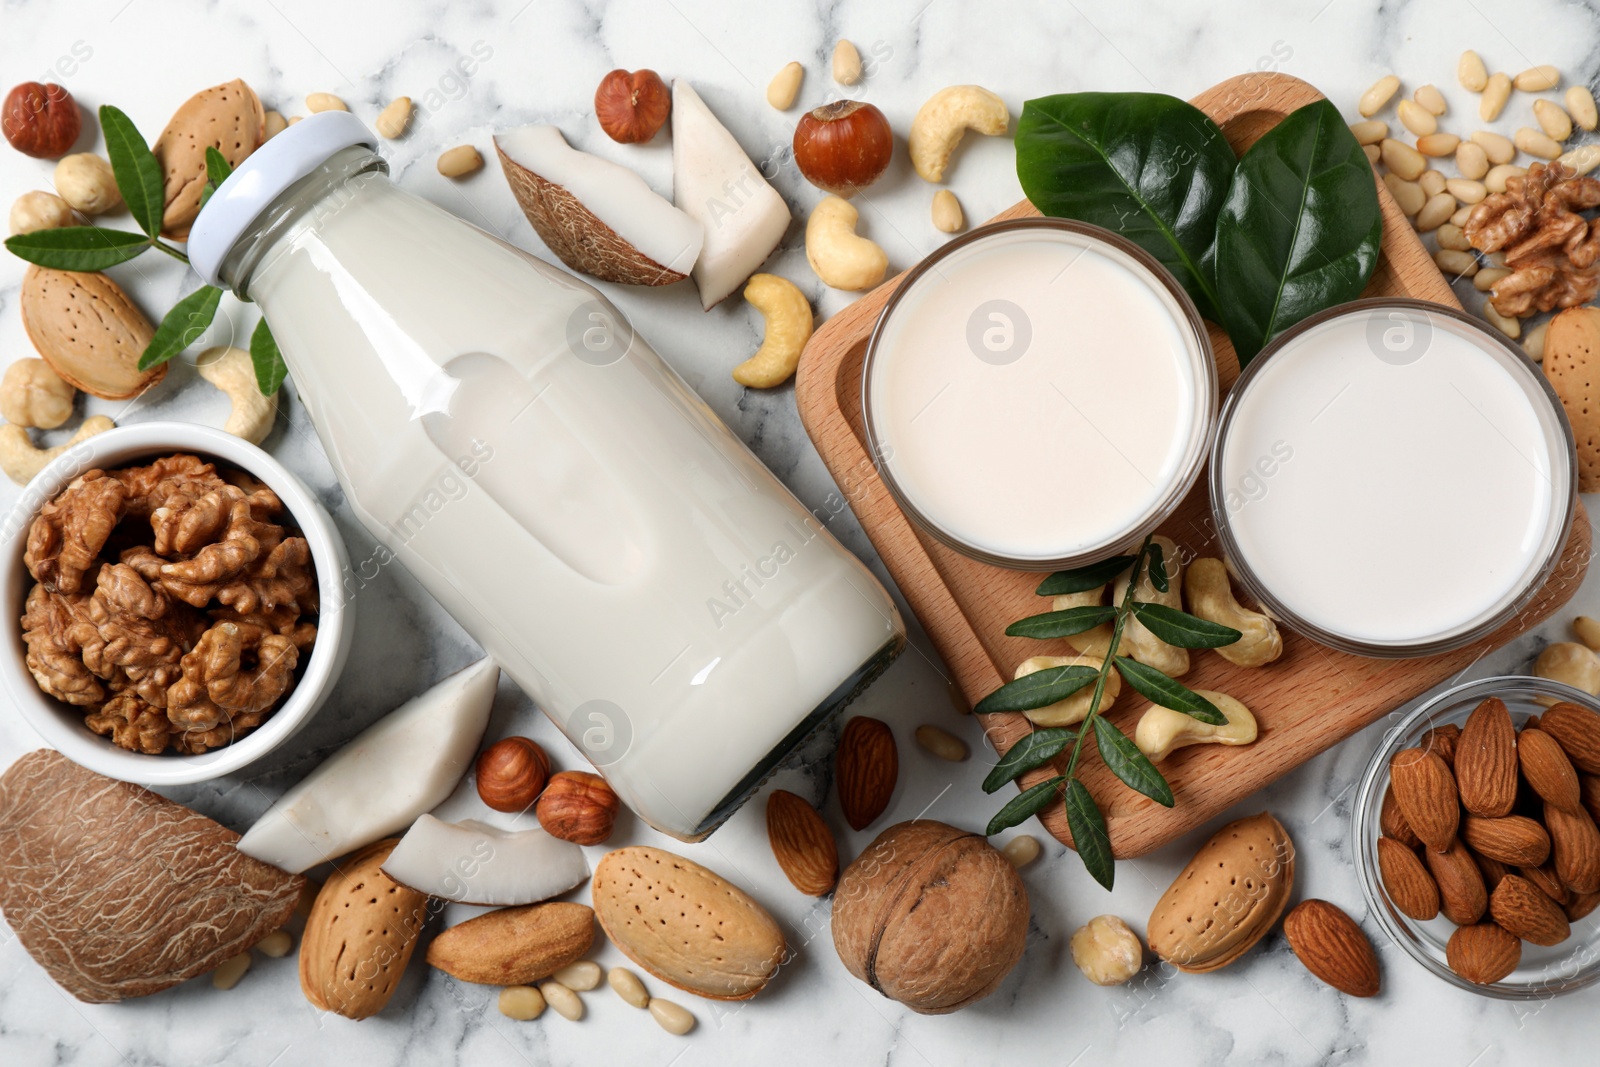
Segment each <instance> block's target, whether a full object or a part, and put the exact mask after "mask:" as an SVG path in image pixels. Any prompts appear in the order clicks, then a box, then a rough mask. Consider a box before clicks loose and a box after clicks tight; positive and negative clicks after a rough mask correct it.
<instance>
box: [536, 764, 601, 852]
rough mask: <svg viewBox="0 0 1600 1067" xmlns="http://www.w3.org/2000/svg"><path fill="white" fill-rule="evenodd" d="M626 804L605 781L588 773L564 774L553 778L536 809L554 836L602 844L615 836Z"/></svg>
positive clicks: (544, 824)
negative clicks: (619, 818) (622, 809)
mask: <svg viewBox="0 0 1600 1067" xmlns="http://www.w3.org/2000/svg"><path fill="white" fill-rule="evenodd" d="M621 806H622V802H621V801H620V800H618V799H617V794H615V793H613V792H612V791H611V787H610V786H609V785H606V782H605V779H604V778H601V777H600V776H599V775H598V774H590V773H589V772H588V771H562V772H561V773H560V774H557V775H553V776H552V777H551V778H550V784H549V785H547V786H545V788H544V793H543V795H541V796H540V797H539V805H538V807H537V808H535V809H534V811H535V814H537V815H538V816H539V825H540V826H542V827H544V828H545V831H546V832H547V833H549V834H550V835H551V836H552V837H559V838H561V839H562V840H563V841H571V842H573V843H574V844H578V845H598V844H599V843H600V842H602V841H604V840H605V839H606V838H608V837H610V836H611V828H612V827H613V826H614V825H616V821H617V809H618V808H620V807H621Z"/></svg>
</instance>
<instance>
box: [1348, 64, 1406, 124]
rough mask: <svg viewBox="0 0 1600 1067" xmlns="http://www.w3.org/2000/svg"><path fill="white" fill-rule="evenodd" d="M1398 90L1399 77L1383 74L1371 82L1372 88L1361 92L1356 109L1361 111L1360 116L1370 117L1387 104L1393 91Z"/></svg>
mask: <svg viewBox="0 0 1600 1067" xmlns="http://www.w3.org/2000/svg"><path fill="white" fill-rule="evenodd" d="M1399 91H1400V79H1399V78H1397V77H1395V76H1394V75H1393V74H1385V75H1384V76H1383V77H1381V78H1379V79H1378V80H1377V81H1375V82H1373V83H1372V88H1370V89H1368V90H1367V91H1366V92H1364V93H1362V94H1361V99H1360V101H1359V102H1358V103H1357V104H1356V110H1357V111H1359V112H1361V117H1362V118H1364V119H1370V118H1371V117H1372V116H1374V115H1376V114H1377V113H1378V112H1379V111H1381V110H1383V105H1385V104H1387V103H1388V102H1389V100H1390V99H1391V98H1392V97H1393V96H1394V94H1395V93H1397V92H1399Z"/></svg>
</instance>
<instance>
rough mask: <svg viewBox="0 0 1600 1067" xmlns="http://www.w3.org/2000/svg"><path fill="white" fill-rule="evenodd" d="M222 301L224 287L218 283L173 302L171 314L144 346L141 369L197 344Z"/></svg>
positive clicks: (168, 314)
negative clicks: (221, 287)
mask: <svg viewBox="0 0 1600 1067" xmlns="http://www.w3.org/2000/svg"><path fill="white" fill-rule="evenodd" d="M221 300H222V290H221V289H218V288H217V287H216V286H214V285H202V286H201V287H200V288H198V289H196V290H195V291H194V292H192V293H190V294H189V295H188V296H186V297H184V298H183V299H182V300H180V301H178V302H177V303H176V304H174V305H172V310H171V311H169V312H167V317H166V318H164V319H162V320H161V325H160V326H158V327H156V332H155V335H154V336H153V337H151V338H150V343H149V344H147V345H145V346H144V353H143V354H142V355H141V356H140V357H139V369H140V370H149V369H150V368H151V367H154V366H156V365H157V364H160V363H165V362H166V361H167V360H169V359H171V358H172V357H173V356H175V355H177V354H178V353H179V352H182V351H183V350H184V349H185V348H188V347H189V346H190V345H192V344H194V343H195V341H196V340H198V339H199V337H200V335H201V334H203V333H205V332H206V327H207V326H210V325H211V320H212V319H213V318H215V317H216V314H217V304H218V303H220V302H221Z"/></svg>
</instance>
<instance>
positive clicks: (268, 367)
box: [250, 319, 289, 396]
mask: <svg viewBox="0 0 1600 1067" xmlns="http://www.w3.org/2000/svg"><path fill="white" fill-rule="evenodd" d="M250 362H251V363H252V364H254V366H255V368H256V388H257V389H260V390H261V395H262V396H271V395H272V394H273V393H276V392H277V391H278V388H279V387H280V386H282V385H283V380H284V379H285V378H287V377H288V376H289V367H288V365H287V364H285V363H284V362H283V356H282V355H280V354H279V353H278V342H277V341H275V340H273V337H272V330H271V329H270V328H269V327H268V326H267V320H266V319H262V320H261V321H260V322H258V323H256V328H255V332H254V333H252V334H251V335H250Z"/></svg>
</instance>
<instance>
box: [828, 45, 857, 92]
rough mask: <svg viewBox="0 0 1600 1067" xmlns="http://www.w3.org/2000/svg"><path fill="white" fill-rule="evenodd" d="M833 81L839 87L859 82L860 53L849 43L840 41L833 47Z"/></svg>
mask: <svg viewBox="0 0 1600 1067" xmlns="http://www.w3.org/2000/svg"><path fill="white" fill-rule="evenodd" d="M833 80H834V81H836V82H838V83H839V84H840V85H854V84H855V83H856V82H858V81H860V80H861V53H860V52H859V51H858V50H857V49H856V46H855V45H853V44H851V43H850V42H849V41H843V40H841V41H840V42H839V43H838V44H836V45H834V46H833Z"/></svg>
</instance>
